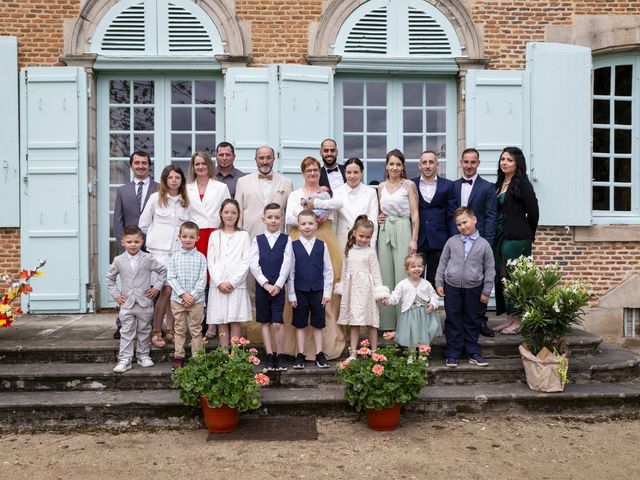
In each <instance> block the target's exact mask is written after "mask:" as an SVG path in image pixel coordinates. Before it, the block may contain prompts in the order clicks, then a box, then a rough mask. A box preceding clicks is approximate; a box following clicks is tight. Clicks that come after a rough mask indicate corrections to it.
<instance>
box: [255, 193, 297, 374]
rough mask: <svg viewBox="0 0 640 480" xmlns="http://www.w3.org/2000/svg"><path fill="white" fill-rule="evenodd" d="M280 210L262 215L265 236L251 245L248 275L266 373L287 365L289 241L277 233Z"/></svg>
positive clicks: (272, 208)
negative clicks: (253, 281) (251, 280)
mask: <svg viewBox="0 0 640 480" xmlns="http://www.w3.org/2000/svg"><path fill="white" fill-rule="evenodd" d="M283 217H284V215H283V214H282V207H281V206H280V205H278V204H277V203H270V204H268V205H267V206H266V207H264V210H263V212H262V223H264V224H265V227H266V229H265V232H264V233H263V234H262V235H258V236H257V237H256V238H254V239H253V242H252V243H251V264H250V268H251V273H252V274H253V277H254V278H255V279H256V321H257V322H258V323H259V324H261V325H262V341H263V342H264V348H265V350H266V351H267V359H266V361H265V364H264V368H265V369H267V370H268V371H271V372H272V371H275V370H279V371H284V370H286V369H287V361H286V360H285V357H284V355H283V353H282V352H283V351H284V328H283V326H282V325H283V314H284V297H285V294H284V284H285V283H286V281H287V278H289V271H290V270H291V240H290V239H289V236H288V235H285V234H284V233H280V228H281V226H282V220H283ZM272 332H273V335H274V337H275V339H276V355H274V354H273V344H272V341H271V334H272Z"/></svg>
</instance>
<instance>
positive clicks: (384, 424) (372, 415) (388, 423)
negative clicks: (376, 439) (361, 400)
mask: <svg viewBox="0 0 640 480" xmlns="http://www.w3.org/2000/svg"><path fill="white" fill-rule="evenodd" d="M400 407H401V405H400V404H399V403H396V404H395V405H393V406H392V407H388V408H383V409H381V410H365V413H366V415H367V425H369V428H370V429H371V430H376V431H378V432H390V431H391V430H395V429H396V428H397V427H398V423H400Z"/></svg>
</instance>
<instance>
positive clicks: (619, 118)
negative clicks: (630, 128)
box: [614, 100, 631, 125]
mask: <svg viewBox="0 0 640 480" xmlns="http://www.w3.org/2000/svg"><path fill="white" fill-rule="evenodd" d="M614 108H615V115H616V121H615V123H616V124H617V125H631V102H627V101H625V100H616V102H615V104H614Z"/></svg>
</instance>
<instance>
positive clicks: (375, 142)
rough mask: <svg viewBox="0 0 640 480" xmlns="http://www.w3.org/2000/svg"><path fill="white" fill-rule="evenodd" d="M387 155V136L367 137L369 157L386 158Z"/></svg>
mask: <svg viewBox="0 0 640 480" xmlns="http://www.w3.org/2000/svg"><path fill="white" fill-rule="evenodd" d="M386 155H387V137H386V136H378V137H374V136H371V135H369V136H368V137H367V158H384V157H385V156H386Z"/></svg>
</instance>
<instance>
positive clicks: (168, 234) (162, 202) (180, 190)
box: [138, 165, 191, 348]
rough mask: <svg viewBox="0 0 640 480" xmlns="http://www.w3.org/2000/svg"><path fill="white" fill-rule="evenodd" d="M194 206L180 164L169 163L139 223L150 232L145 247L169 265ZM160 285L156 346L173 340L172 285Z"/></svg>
mask: <svg viewBox="0 0 640 480" xmlns="http://www.w3.org/2000/svg"><path fill="white" fill-rule="evenodd" d="M190 211H191V206H190V204H189V198H188V196H187V191H186V188H185V178H184V173H183V172H182V169H181V168H180V167H177V166H175V165H167V166H166V167H164V170H162V174H161V175H160V185H159V186H158V191H157V192H155V193H153V194H151V196H150V197H149V201H148V202H147V205H146V206H145V207H144V210H143V211H142V214H140V220H139V221H138V227H140V230H142V231H143V232H144V233H145V234H146V235H147V240H146V247H147V250H148V251H149V253H150V254H151V255H153V258H155V259H156V260H158V261H159V262H161V263H162V264H163V265H165V266H166V267H169V261H170V260H171V256H172V255H173V252H175V251H176V250H180V248H182V245H181V244H180V240H179V239H178V231H179V230H180V225H182V224H183V223H184V222H186V221H187V220H189V216H190V214H191V212H190ZM158 288H161V290H160V295H159V296H158V301H157V302H156V306H155V309H154V311H153V328H152V331H151V345H153V346H154V347H157V348H162V347H164V346H165V344H166V343H165V340H166V341H167V342H171V341H173V322H174V318H173V314H172V313H171V308H169V299H170V297H171V287H170V286H169V285H168V284H165V285H164V286H160V285H158ZM165 315H166V317H167V333H166V336H165V339H164V340H163V339H162V320H163V319H164V317H165Z"/></svg>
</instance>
